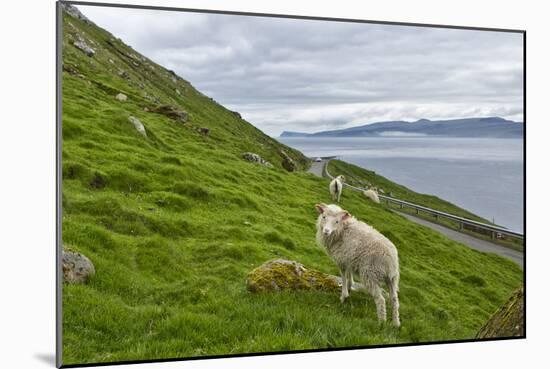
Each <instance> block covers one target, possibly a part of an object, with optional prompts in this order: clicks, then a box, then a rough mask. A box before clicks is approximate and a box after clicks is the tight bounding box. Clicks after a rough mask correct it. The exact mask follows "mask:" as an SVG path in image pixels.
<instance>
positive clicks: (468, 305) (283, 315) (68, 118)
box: [62, 15, 522, 364]
mask: <svg viewBox="0 0 550 369" xmlns="http://www.w3.org/2000/svg"><path fill="white" fill-rule="evenodd" d="M63 29H64V37H63V62H64V72H63V76H62V78H63V151H62V162H63V196H62V201H63V219H62V230H63V241H64V244H65V246H66V247H67V248H71V249H73V250H76V251H79V252H82V253H84V254H85V255H87V256H88V257H89V258H90V259H91V260H92V261H93V263H94V264H95V268H96V275H95V277H94V278H92V280H91V281H90V282H89V283H88V284H86V285H64V286H63V356H64V360H63V363H64V364H75V363H85V362H111V361H118V360H144V359H159V358H172V357H189V356H203V355H218V354H236V353H243V352H263V351H280V350H297V349H312V348H326V347H341V346H358V345H368V344H384V343H388V344H389V343H402V342H426V341H436V340H452V339H464V338H473V337H474V336H475V334H476V333H477V330H478V329H479V328H480V327H481V326H482V324H483V323H484V322H485V321H486V319H487V318H488V317H489V316H490V315H491V314H492V313H493V312H494V311H495V310H496V309H497V308H498V307H499V306H500V305H501V304H502V303H503V302H504V301H506V299H507V298H508V296H509V294H510V293H511V292H512V291H513V290H514V289H515V288H516V287H517V286H518V285H520V284H521V283H522V273H521V271H520V269H519V268H518V267H517V266H516V265H515V264H514V263H512V262H510V261H507V260H504V259H502V258H500V257H497V256H496V255H488V254H482V253H480V252H477V251H473V250H471V249H469V248H467V247H465V246H463V245H461V244H459V243H456V242H454V241H451V240H449V239H447V238H445V237H444V236H442V235H440V234H438V233H436V232H434V231H431V230H430V229H427V228H424V227H421V226H418V225H416V224H413V223H410V222H409V221H407V220H406V219H405V218H403V217H401V216H399V215H397V214H394V213H392V212H391V211H388V210H386V209H384V208H383V207H380V206H378V205H376V204H373V203H371V202H367V201H365V200H364V199H363V198H362V197H361V195H360V194H355V193H351V192H350V193H349V194H346V196H345V198H344V201H343V206H344V207H345V208H346V209H348V210H349V211H350V212H352V213H353V214H354V215H355V216H357V217H358V218H360V219H362V220H365V221H368V222H369V223H370V224H372V225H373V226H374V227H376V228H378V229H379V230H380V231H382V232H383V233H384V234H385V235H386V236H387V237H389V238H390V239H391V240H392V241H393V242H394V243H395V244H396V246H397V248H398V250H399V254H400V259H401V270H402V282H401V294H400V298H401V316H402V324H403V325H402V327H401V329H394V328H392V327H391V325H390V324H387V325H380V324H378V323H377V321H376V312H375V308H374V304H373V302H372V299H370V298H367V296H366V295H365V294H362V293H355V294H352V297H351V301H350V302H348V303H346V304H345V305H341V304H340V302H339V300H338V295H337V294H334V293H326V292H296V293H277V294H260V295H257V294H252V293H250V292H248V291H247V290H246V288H245V283H244V281H245V277H246V275H247V273H248V272H249V271H250V270H251V269H252V268H254V267H255V266H257V265H259V264H261V263H263V262H265V261H267V260H269V259H273V258H279V257H283V258H288V259H293V260H297V261H299V262H301V263H303V264H305V265H306V266H310V267H313V268H316V269H319V270H322V271H324V272H329V273H336V272H337V270H336V268H335V266H334V265H333V263H332V261H331V260H330V259H329V258H328V257H327V256H326V255H325V253H324V252H323V251H322V250H321V249H320V248H319V247H317V246H316V245H315V237H314V233H315V230H314V229H315V225H314V224H315V220H316V216H317V214H316V211H315V209H314V204H315V203H318V202H327V203H328V202H329V201H330V197H329V194H328V191H327V181H326V180H325V179H321V178H316V177H314V176H313V175H310V174H308V173H305V172H303V171H299V172H294V173H290V172H287V171H285V170H284V169H282V167H281V160H282V159H281V156H280V154H279V151H280V150H281V149H284V150H285V151H286V152H287V153H288V154H289V155H291V156H292V157H293V158H294V159H295V160H296V161H297V162H298V163H299V166H300V167H302V168H304V167H306V166H307V164H308V163H307V160H306V159H305V158H304V157H303V155H301V154H300V153H299V152H297V151H294V150H291V149H289V148H287V147H285V146H283V145H282V144H280V143H278V142H276V141H274V140H272V139H271V138H269V137H268V136H266V135H264V134H263V133H262V132H260V131H259V130H258V129H256V128H254V127H253V126H252V125H250V124H248V123H247V122H246V121H244V120H241V119H239V118H238V117H237V116H236V115H235V114H233V113H232V112H230V111H228V110H227V109H225V108H224V107H223V106H221V105H219V104H217V103H215V102H214V101H213V100H211V99H210V98H208V97H206V96H204V95H203V94H201V93H200V92H198V91H197V90H195V89H194V88H193V87H192V86H191V85H190V84H189V83H188V82H186V81H185V80H183V79H181V78H179V77H175V76H174V75H173V74H172V73H170V72H169V71H167V70H165V69H163V68H162V67H161V66H159V65H157V64H155V63H153V62H152V61H150V60H148V59H146V58H143V57H142V56H140V55H139V54H138V53H137V52H135V51H134V50H132V49H131V48H129V47H128V46H125V45H124V44H123V43H122V41H120V40H118V39H116V38H115V37H113V36H112V35H111V34H109V33H108V32H106V31H104V30H101V29H99V28H97V27H95V26H94V25H93V24H87V23H85V22H83V21H81V20H79V19H75V18H73V17H70V16H67V15H65V17H64V24H63ZM79 37H80V38H82V39H84V40H85V42H86V43H88V44H89V45H90V46H91V47H92V48H94V49H95V50H96V52H95V55H94V56H93V57H89V56H87V55H86V54H85V53H83V52H82V51H80V50H78V49H77V48H75V47H74V46H73V42H74V41H75V40H76V39H78V38H79ZM176 89H177V90H178V91H179V93H178V92H177V91H176ZM120 92H122V93H124V94H125V95H127V96H128V100H127V101H126V102H120V101H118V100H116V99H115V96H116V95H117V94H118V93H120ZM160 104H170V105H174V106H176V107H178V108H179V109H181V110H185V111H187V112H188V113H189V116H190V117H189V120H188V122H187V123H181V122H179V121H177V120H174V119H171V118H169V117H166V116H164V115H161V114H156V113H151V112H146V111H144V108H148V109H151V108H155V106H157V105H160ZM130 115H132V116H135V117H137V118H139V119H140V120H141V122H142V123H143V125H144V126H145V129H146V131H147V137H144V136H142V135H140V134H139V133H138V132H137V131H136V130H135V129H134V127H133V125H132V123H130V122H129V120H128V117H129V116H130ZM196 127H208V128H209V129H210V134H209V135H208V136H204V135H201V134H199V133H198V132H197V131H196ZM245 151H252V152H256V153H258V154H260V155H261V156H262V157H264V158H265V159H266V160H269V161H270V162H271V163H273V164H274V168H267V167H264V166H261V165H258V164H253V163H249V162H247V161H245V160H243V159H242V158H241V154H242V153H243V152H245ZM367 306H368V308H367Z"/></svg>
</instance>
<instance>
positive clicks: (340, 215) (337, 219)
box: [315, 203, 352, 236]
mask: <svg viewBox="0 0 550 369" xmlns="http://www.w3.org/2000/svg"><path fill="white" fill-rule="evenodd" d="M315 208H316V209H317V211H318V212H319V217H318V218H317V229H319V230H321V231H322V232H323V235H324V236H330V235H332V234H338V233H339V232H340V231H341V230H342V229H343V227H344V225H345V224H346V222H347V221H348V220H350V219H351V218H352V216H351V214H350V213H349V212H347V211H346V210H344V209H342V208H341V207H339V206H338V205H326V204H322V203H321V204H317V205H315Z"/></svg>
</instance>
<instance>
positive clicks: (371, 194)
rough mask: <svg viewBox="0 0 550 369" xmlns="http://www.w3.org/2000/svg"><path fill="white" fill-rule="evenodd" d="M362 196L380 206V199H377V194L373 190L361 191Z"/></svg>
mask: <svg viewBox="0 0 550 369" xmlns="http://www.w3.org/2000/svg"><path fill="white" fill-rule="evenodd" d="M363 195H365V196H366V197H368V198H369V199H371V200H372V201H374V202H375V203H377V204H380V198H379V197H378V194H377V193H376V191H375V190H372V189H371V190H366V191H363Z"/></svg>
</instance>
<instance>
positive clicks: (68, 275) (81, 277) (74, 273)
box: [62, 251, 95, 284]
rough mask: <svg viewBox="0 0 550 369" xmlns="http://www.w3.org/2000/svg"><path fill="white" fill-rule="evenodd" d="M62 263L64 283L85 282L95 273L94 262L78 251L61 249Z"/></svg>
mask: <svg viewBox="0 0 550 369" xmlns="http://www.w3.org/2000/svg"><path fill="white" fill-rule="evenodd" d="M62 264H63V282H65V283H69V284H78V283H86V282H87V281H88V279H89V278H90V277H91V276H93V275H94V274H95V267H94V264H93V263H92V262H91V261H90V259H88V258H87V257H86V256H84V255H82V254H80V253H78V252H72V251H63V256H62Z"/></svg>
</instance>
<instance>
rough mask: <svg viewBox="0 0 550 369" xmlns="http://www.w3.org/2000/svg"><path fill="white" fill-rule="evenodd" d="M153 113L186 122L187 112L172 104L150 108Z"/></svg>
mask: <svg viewBox="0 0 550 369" xmlns="http://www.w3.org/2000/svg"><path fill="white" fill-rule="evenodd" d="M151 111H152V112H153V113H157V114H162V115H166V116H167V117H169V118H172V119H176V120H179V121H181V122H183V123H185V122H187V119H188V114H187V112H185V111H182V110H178V109H177V108H176V107H174V106H172V105H160V106H157V107H156V108H154V109H151Z"/></svg>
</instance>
